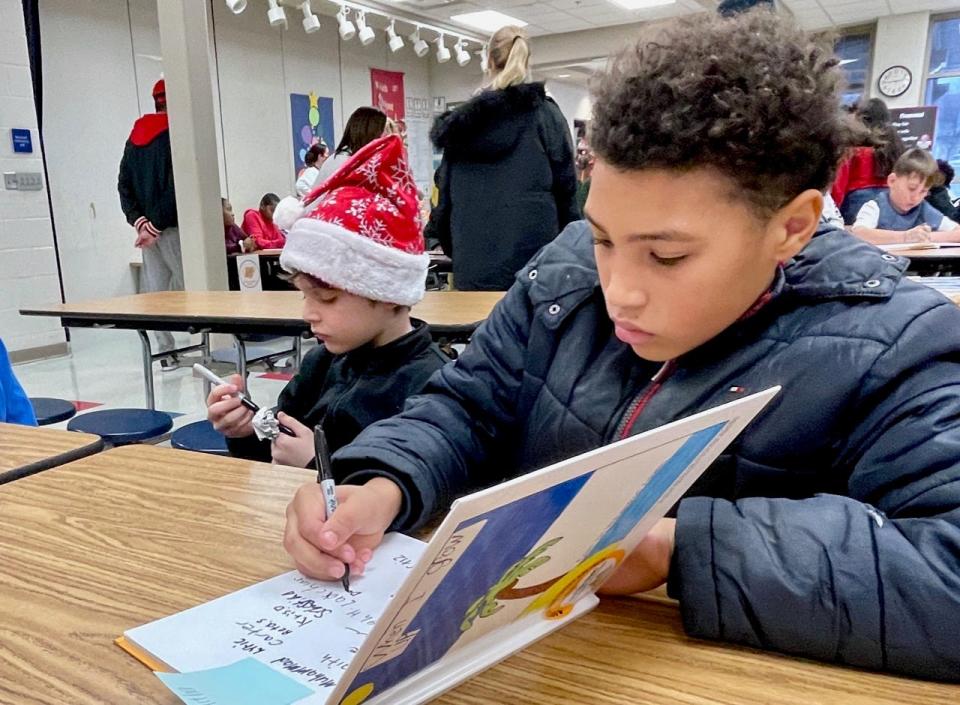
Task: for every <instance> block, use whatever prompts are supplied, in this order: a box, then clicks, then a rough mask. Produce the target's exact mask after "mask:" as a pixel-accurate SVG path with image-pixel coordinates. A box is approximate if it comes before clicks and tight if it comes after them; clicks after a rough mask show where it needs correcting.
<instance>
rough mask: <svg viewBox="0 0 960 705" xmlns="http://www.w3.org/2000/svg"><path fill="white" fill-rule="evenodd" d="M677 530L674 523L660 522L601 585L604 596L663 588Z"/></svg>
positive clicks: (664, 520)
mask: <svg viewBox="0 0 960 705" xmlns="http://www.w3.org/2000/svg"><path fill="white" fill-rule="evenodd" d="M676 529H677V520H676V519H661V520H660V521H658V522H657V523H656V524H654V525H653V528H652V529H650V533H648V534H647V535H646V536H644V537H643V540H642V541H641V542H640V544H639V545H638V546H637V547H636V548H635V549H634V550H633V553H631V554H630V555H629V556H627V558H626V560H625V561H624V562H623V563H622V564H621V565H620V567H619V568H617V571H616V572H615V573H614V574H613V575H611V576H610V579H609V580H607V582H605V583H604V584H603V587H601V588H600V592H601V593H603V594H606V595H632V594H633V593H635V592H646V591H647V590H653V588H655V587H659V586H660V585H663V584H664V583H665V582H666V581H667V576H668V575H669V574H670V559H671V558H673V547H674V543H675V540H676V539H675V535H676Z"/></svg>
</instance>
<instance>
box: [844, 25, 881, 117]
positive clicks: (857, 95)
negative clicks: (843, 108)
mask: <svg viewBox="0 0 960 705" xmlns="http://www.w3.org/2000/svg"><path fill="white" fill-rule="evenodd" d="M872 49H873V34H872V33H871V32H868V31H864V32H857V33H855V34H845V35H843V36H842V37H840V39H839V40H837V44H836V52H837V56H839V57H840V68H841V69H842V70H843V73H844V76H845V77H846V79H847V85H846V87H845V89H844V91H843V96H842V99H843V104H844V105H856V104H857V103H859V102H860V100H861V99H862V98H863V97H864V96H865V95H866V92H867V82H868V81H869V76H870V54H871V53H872Z"/></svg>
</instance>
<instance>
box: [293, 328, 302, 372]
mask: <svg viewBox="0 0 960 705" xmlns="http://www.w3.org/2000/svg"><path fill="white" fill-rule="evenodd" d="M302 359H303V336H300V335H298V336H295V337H294V339H293V369H295V370H299V369H300V361H301V360H302Z"/></svg>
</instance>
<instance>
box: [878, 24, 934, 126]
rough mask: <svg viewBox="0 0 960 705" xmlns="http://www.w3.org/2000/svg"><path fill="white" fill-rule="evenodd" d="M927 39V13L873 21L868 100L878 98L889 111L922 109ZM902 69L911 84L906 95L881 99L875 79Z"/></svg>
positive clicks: (928, 27) (882, 96) (928, 26)
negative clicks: (909, 78) (906, 70)
mask: <svg viewBox="0 0 960 705" xmlns="http://www.w3.org/2000/svg"><path fill="white" fill-rule="evenodd" d="M929 35H930V13H929V12H913V13H910V14H909V15H892V16H889V17H881V18H880V19H879V20H878V21H877V29H876V35H875V36H874V46H873V67H872V68H873V70H872V71H871V72H870V80H871V86H870V96H871V97H873V98H882V99H883V101H884V102H885V103H886V104H887V105H888V106H889V107H891V108H900V107H910V106H914V105H923V95H924V90H923V77H924V73H925V70H926V65H925V64H926V61H927V43H928V42H929ZM896 65H900V66H906V67H907V68H908V69H910V73H912V74H913V82H912V83H911V84H910V88H909V89H908V90H907V92H906V93H904V94H903V95H901V96H899V97H897V98H888V97H887V96H884V95H881V93H880V91H879V90H878V88H877V79H879V78H880V74H881V73H883V71H884V70H885V69H887V68H889V67H890V66H896Z"/></svg>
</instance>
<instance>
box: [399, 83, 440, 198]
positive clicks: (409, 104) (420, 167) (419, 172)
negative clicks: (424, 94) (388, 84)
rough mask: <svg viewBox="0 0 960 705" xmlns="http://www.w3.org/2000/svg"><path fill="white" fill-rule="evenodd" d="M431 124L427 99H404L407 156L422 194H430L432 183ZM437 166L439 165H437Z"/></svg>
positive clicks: (429, 104) (429, 105)
mask: <svg viewBox="0 0 960 705" xmlns="http://www.w3.org/2000/svg"><path fill="white" fill-rule="evenodd" d="M432 124H433V111H432V110H431V103H430V99H429V98H418V97H415V96H411V97H409V98H407V99H406V121H405V126H406V132H405V134H404V139H405V141H406V143H407V155H408V158H409V160H410V169H411V171H413V180H414V181H416V182H417V187H418V188H419V189H420V190H421V191H422V192H423V193H430V185H431V184H432V183H433V172H434V170H435V169H436V166H435V165H434V163H433V145H432V144H431V143H430V126H431V125H432ZM438 164H439V163H438Z"/></svg>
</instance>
